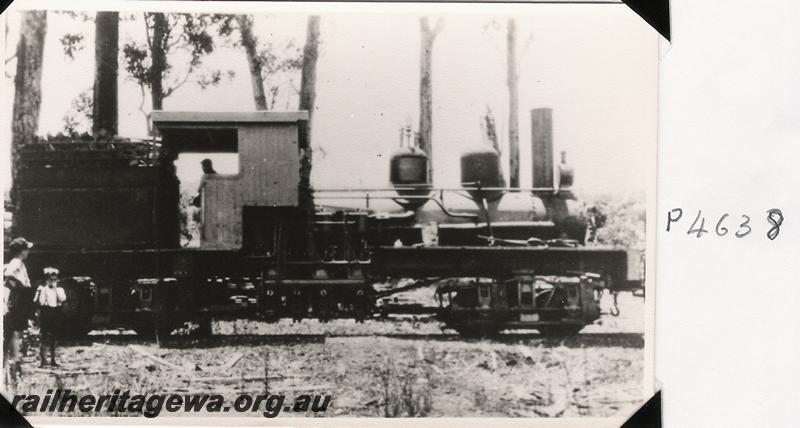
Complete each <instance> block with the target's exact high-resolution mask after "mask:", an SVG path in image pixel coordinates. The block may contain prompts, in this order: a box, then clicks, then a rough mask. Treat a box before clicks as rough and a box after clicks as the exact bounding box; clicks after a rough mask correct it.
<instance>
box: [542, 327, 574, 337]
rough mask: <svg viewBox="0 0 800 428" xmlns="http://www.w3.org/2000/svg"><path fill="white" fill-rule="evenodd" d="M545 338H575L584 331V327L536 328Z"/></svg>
mask: <svg viewBox="0 0 800 428" xmlns="http://www.w3.org/2000/svg"><path fill="white" fill-rule="evenodd" d="M536 330H539V333H541V335H542V336H544V337H555V338H558V337H570V336H575V335H577V334H578V333H580V331H581V330H583V326H582V325H543V326H540V327H536Z"/></svg>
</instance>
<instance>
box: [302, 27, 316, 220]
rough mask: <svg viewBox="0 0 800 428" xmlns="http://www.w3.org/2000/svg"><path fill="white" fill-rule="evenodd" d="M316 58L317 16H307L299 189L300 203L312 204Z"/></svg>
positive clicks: (303, 67)
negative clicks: (305, 115) (304, 117)
mask: <svg viewBox="0 0 800 428" xmlns="http://www.w3.org/2000/svg"><path fill="white" fill-rule="evenodd" d="M317 58H319V16H309V17H308V24H307V27H306V44H305V47H304V48H303V65H302V70H301V78H300V105H299V107H300V110H306V111H308V123H307V125H306V129H305V142H304V144H303V147H301V150H302V152H301V156H302V159H301V163H300V191H301V202H300V203H301V205H303V206H304V207H306V208H310V207H312V206H313V203H314V202H313V198H312V196H311V161H312V148H311V130H312V124H313V118H314V107H315V106H314V102H315V99H316V96H317V89H316V88H317Z"/></svg>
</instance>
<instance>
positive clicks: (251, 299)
mask: <svg viewBox="0 0 800 428" xmlns="http://www.w3.org/2000/svg"><path fill="white" fill-rule="evenodd" d="M152 120H153V124H154V126H155V128H156V129H157V131H158V133H159V135H160V138H159V139H156V140H152V141H139V142H135V141H128V140H114V141H94V140H92V141H73V140H69V141H50V142H45V143H44V144H31V145H28V146H26V147H23V149H22V150H21V154H20V173H19V177H20V179H19V180H18V183H15V186H16V189H17V195H18V197H17V201H16V204H17V210H16V215H17V216H18V232H19V234H21V235H23V236H25V237H27V238H28V239H30V240H32V241H34V242H36V247H35V248H34V250H33V252H32V253H31V256H30V258H29V261H28V264H29V266H30V267H31V272H35V271H40V268H42V267H44V266H48V265H53V266H58V267H59V268H60V269H61V272H62V274H63V275H64V276H66V277H68V278H69V280H68V281H67V282H68V284H66V287H65V288H66V289H67V292H68V294H70V295H71V296H72V297H71V298H69V300H68V302H70V303H69V304H68V307H66V308H65V311H66V313H67V314H68V316H69V318H68V319H69V322H70V323H72V324H73V326H74V327H73V328H72V329H71V330H72V331H75V332H81V331H88V330H90V329H93V328H110V327H127V328H131V329H134V330H136V331H137V332H138V333H140V334H159V335H167V334H170V332H172V331H173V330H175V329H176V328H178V327H180V326H181V325H183V324H184V323H186V322H190V321H191V322H195V323H197V324H199V325H200V326H201V328H200V329H199V332H205V333H207V332H208V331H209V329H210V323H211V320H213V319H225V318H251V319H259V320H265V321H274V320H277V319H281V318H292V319H294V320H296V321H301V320H303V319H306V318H316V319H319V320H322V321H325V320H330V319H334V318H350V319H356V320H365V319H370V318H375V317H381V316H386V315H388V314H390V313H403V312H405V313H429V314H432V315H434V316H436V317H437V319H439V320H440V321H442V322H443V323H444V324H445V325H446V326H447V327H450V328H453V329H455V330H457V331H459V332H461V333H462V334H469V335H490V334H494V333H497V332H499V331H500V330H504V329H514V328H534V329H538V330H539V331H540V332H541V333H543V334H546V335H566V334H575V333H577V332H578V331H579V330H580V329H581V328H582V327H584V326H585V325H587V324H590V323H592V322H594V321H595V320H597V319H598V317H599V316H600V308H599V304H598V294H599V292H600V291H601V290H603V289H610V290H612V291H619V290H625V289H629V288H630V287H632V286H637V285H640V284H637V283H635V282H632V281H631V280H629V278H628V266H627V260H628V258H627V253H626V251H625V250H624V249H618V248H605V247H597V246H586V245H585V235H586V221H585V220H584V219H582V217H580V216H579V215H577V213H576V212H575V209H574V205H575V200H574V195H573V193H572V191H571V189H570V186H571V184H572V169H571V168H570V167H568V166H567V165H566V163H564V162H562V164H561V166H558V167H556V166H554V165H553V153H552V150H553V148H552V129H551V128H550V127H551V126H552V125H551V112H550V110H548V109H538V110H534V111H533V112H532V121H533V123H534V130H533V145H534V147H533V156H534V158H533V168H534V171H533V172H534V174H533V176H534V180H533V183H532V186H531V187H530V188H516V189H509V188H506V186H505V183H504V182H503V180H502V175H501V174H500V170H501V166H500V157H499V154H498V153H497V152H496V151H494V150H493V149H491V148H489V147H486V148H476V149H475V150H469V151H467V152H465V153H464V154H463V155H462V157H461V168H462V170H461V181H462V183H461V187H457V188H435V187H434V186H432V184H431V182H430V177H429V176H428V168H427V167H428V165H427V162H428V159H427V156H426V154H425V153H424V152H422V151H421V150H419V149H417V148H415V147H413V145H412V144H411V142H410V137H409V138H407V141H408V142H407V143H405V144H403V145H402V147H401V149H400V150H399V151H398V152H396V153H395V154H394V155H393V156H392V157H391V159H390V165H389V166H390V170H389V181H390V183H391V186H387V187H385V188H373V189H322V188H320V189H317V190H313V189H307V188H303V187H302V186H300V182H301V180H300V168H301V158H302V154H303V153H304V151H306V150H309V142H308V141H306V139H305V138H306V132H305V126H306V120H307V113H306V112H243V113H231V112H220V113H209V112H204V113H199V112H167V111H156V112H153V114H152ZM220 152H228V153H237V154H238V157H239V170H238V172H236V173H235V174H230V175H224V174H207V175H204V176H203V179H202V183H201V186H200V198H199V200H200V208H199V210H200V212H199V216H200V225H201V232H200V244H199V247H197V248H182V247H180V245H179V242H180V240H179V233H180V221H181V220H180V217H181V213H180V208H179V192H178V180H177V178H176V174H175V167H174V161H175V159H177V157H178V155H180V154H181V153H220ZM304 198H309V199H312V198H313V201H314V204H311V205H310V206H309V205H308V204H303V203H302V201H303V200H304ZM388 204H391V205H388ZM377 284H383V286H382V287H378V286H377ZM386 284H389V286H388V287H387V286H386ZM423 287H430V288H431V290H432V291H431V294H432V295H433V297H434V299H433V301H435V304H431V305H413V306H408V307H403V305H400V304H393V303H392V302H391V300H387V297H389V296H391V295H393V294H396V293H400V292H404V291H409V290H413V289H416V288H423Z"/></svg>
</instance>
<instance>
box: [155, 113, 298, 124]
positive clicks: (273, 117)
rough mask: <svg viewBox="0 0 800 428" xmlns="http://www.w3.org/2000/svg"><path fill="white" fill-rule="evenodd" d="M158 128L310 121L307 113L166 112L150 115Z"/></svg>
mask: <svg viewBox="0 0 800 428" xmlns="http://www.w3.org/2000/svg"><path fill="white" fill-rule="evenodd" d="M150 117H151V119H152V120H153V124H155V126H156V127H157V128H163V127H168V128H171V127H175V126H185V127H189V128H203V127H209V128H215V127H219V126H220V125H236V124H257V123H290V122H300V121H303V120H308V112H307V111H243V112H231V111H224V112H207V111H202V112H200V111H164V110H156V111H154V112H153V113H152V114H151V115H150Z"/></svg>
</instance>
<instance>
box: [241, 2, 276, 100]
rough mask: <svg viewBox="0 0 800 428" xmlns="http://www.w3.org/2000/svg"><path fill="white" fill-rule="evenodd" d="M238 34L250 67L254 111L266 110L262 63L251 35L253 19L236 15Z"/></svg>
mask: <svg viewBox="0 0 800 428" xmlns="http://www.w3.org/2000/svg"><path fill="white" fill-rule="evenodd" d="M236 23H237V24H238V25H239V33H240V34H241V36H242V47H243V48H244V52H245V55H247V64H248V66H249V67H250V82H251V85H252V86H253V101H254V102H255V104H256V110H268V109H269V108H268V106H267V95H266V93H265V92H264V80H263V77H262V68H263V67H262V63H261V58H260V56H259V54H258V40H257V39H256V36H255V35H254V34H253V17H252V16H249V15H236Z"/></svg>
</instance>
